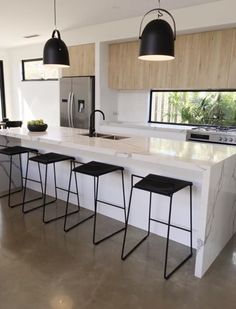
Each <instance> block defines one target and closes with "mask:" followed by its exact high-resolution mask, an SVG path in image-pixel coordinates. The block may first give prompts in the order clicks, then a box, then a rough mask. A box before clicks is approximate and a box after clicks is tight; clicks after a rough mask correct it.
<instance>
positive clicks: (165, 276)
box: [155, 186, 193, 279]
mask: <svg viewBox="0 0 236 309" xmlns="http://www.w3.org/2000/svg"><path fill="white" fill-rule="evenodd" d="M189 190H190V229H189V230H188V229H184V228H180V227H177V226H174V225H172V224H171V212H172V196H171V197H170V206H169V218H168V229H167V240H166V252H165V266H164V278H165V279H169V278H170V276H171V275H172V274H173V273H175V272H176V271H177V270H178V269H179V268H180V267H181V266H182V265H183V264H184V263H185V262H187V261H188V260H189V259H190V258H191V257H192V255H193V240H192V186H189ZM155 221H156V220H155ZM171 227H174V228H178V229H181V230H185V231H186V232H189V233H190V253H189V255H188V256H187V257H186V258H185V259H184V260H183V261H182V262H181V263H180V264H178V265H177V266H176V267H175V268H174V269H173V270H172V271H171V272H169V273H167V267H168V253H169V239H170V228H171Z"/></svg>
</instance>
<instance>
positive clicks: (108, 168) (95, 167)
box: [64, 161, 126, 245]
mask: <svg viewBox="0 0 236 309" xmlns="http://www.w3.org/2000/svg"><path fill="white" fill-rule="evenodd" d="M115 171H120V172H121V180H122V192H123V203H124V206H119V205H115V204H112V203H108V202H105V201H101V200H99V199H98V190H99V178H100V176H103V175H105V174H108V173H112V172H115ZM72 172H74V175H75V178H76V173H81V174H85V175H88V176H92V177H93V178H94V213H93V214H92V215H90V216H89V217H87V218H85V219H83V220H82V221H80V222H78V223H76V224H74V225H72V226H70V227H67V216H68V205H69V195H70V186H71V178H72ZM98 203H102V204H106V205H110V206H113V207H116V208H120V209H123V210H124V217H125V219H126V213H125V208H126V207H125V188H124V168H123V167H121V166H117V165H111V164H106V163H102V162H96V161H91V162H89V163H86V164H83V165H80V166H77V167H75V168H74V169H73V170H72V171H71V174H70V180H69V189H68V198H67V206H66V215H65V221H64V231H65V232H68V231H69V230H71V229H73V228H75V227H76V226H78V225H80V224H81V223H83V222H85V221H87V220H89V219H91V218H92V217H94V225H93V243H94V244H95V245H97V244H99V243H100V242H102V241H104V240H106V239H108V238H110V237H112V236H114V235H116V234H118V233H120V232H121V231H123V230H124V229H125V227H123V228H121V229H119V230H118V231H116V232H114V233H112V234H110V235H108V236H105V237H104V238H102V239H100V240H96V222H97V204H98ZM125 221H126V220H125Z"/></svg>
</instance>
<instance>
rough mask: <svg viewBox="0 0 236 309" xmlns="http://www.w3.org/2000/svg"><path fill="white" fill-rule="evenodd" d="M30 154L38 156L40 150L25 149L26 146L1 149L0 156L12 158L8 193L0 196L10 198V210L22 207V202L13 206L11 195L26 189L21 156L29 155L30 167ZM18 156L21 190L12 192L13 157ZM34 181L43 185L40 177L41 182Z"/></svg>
mask: <svg viewBox="0 0 236 309" xmlns="http://www.w3.org/2000/svg"><path fill="white" fill-rule="evenodd" d="M30 153H34V154H38V150H37V149H34V148H28V147H24V146H9V147H4V148H1V149H0V154H2V155H6V156H8V157H10V173H9V188H8V193H7V194H4V195H2V196H0V198H2V197H5V196H8V206H9V207H10V208H14V207H17V206H20V205H22V202H20V203H16V204H11V195H12V194H15V193H18V192H21V191H22V190H23V187H24V185H23V179H24V176H23V169H22V158H21V155H23V154H27V165H28V162H29V154H30ZM16 155H18V156H19V162H20V173H21V188H20V189H19V190H16V191H13V192H12V189H11V182H12V157H13V156H16ZM27 165H26V169H27ZM33 181H35V182H38V183H42V180H41V176H40V180H39V181H37V180H33ZM40 198H42V197H40ZM40 198H36V199H31V200H29V201H27V202H26V203H29V202H32V201H36V200H38V199H40Z"/></svg>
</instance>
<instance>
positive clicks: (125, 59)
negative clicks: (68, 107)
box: [109, 29, 236, 90]
mask: <svg viewBox="0 0 236 309" xmlns="http://www.w3.org/2000/svg"><path fill="white" fill-rule="evenodd" d="M138 51H139V42H137V41H133V42H125V43H116V44H111V45H110V46H109V87H110V88H113V89H137V90H138V89H140V90H141V89H151V88H157V89H164V88H165V89H168V88H172V89H174V88H175V89H204V88H205V89H207V88H236V78H235V76H236V29H226V30H219V31H209V32H202V33H195V34H188V35H181V36H178V37H177V40H176V45H175V56H176V58H175V60H173V61H167V62H146V61H141V60H139V59H138V58H137V57H138Z"/></svg>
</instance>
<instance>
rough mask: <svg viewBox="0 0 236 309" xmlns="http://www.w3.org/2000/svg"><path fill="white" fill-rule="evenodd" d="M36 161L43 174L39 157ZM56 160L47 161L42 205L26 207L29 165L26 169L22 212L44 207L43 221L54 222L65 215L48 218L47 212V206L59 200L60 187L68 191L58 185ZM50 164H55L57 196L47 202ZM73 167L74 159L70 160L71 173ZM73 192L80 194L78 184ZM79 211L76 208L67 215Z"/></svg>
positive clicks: (55, 190)
mask: <svg viewBox="0 0 236 309" xmlns="http://www.w3.org/2000/svg"><path fill="white" fill-rule="evenodd" d="M41 157H43V155H41ZM39 160H40V159H39ZM34 161H35V162H37V164H38V167H39V174H40V175H41V168H40V162H38V161H37V158H36V159H34ZM55 162H56V161H55ZM55 162H47V163H46V164H45V176H44V187H42V186H41V188H42V195H43V203H42V204H41V205H38V206H35V207H33V208H30V209H27V210H26V209H25V204H26V203H27V201H25V197H26V187H27V180H29V179H28V166H27V169H26V182H25V190H24V198H23V204H22V212H23V213H29V212H31V211H34V210H36V209H39V208H43V223H49V222H53V221H56V220H58V219H61V218H64V217H65V215H59V216H54V217H53V218H50V219H48V218H47V213H46V206H47V205H50V204H53V203H55V202H56V201H57V190H58V189H59V190H63V191H66V192H67V190H66V189H64V188H61V187H58V186H57V178H56V167H55ZM43 164H44V163H43ZM48 164H52V165H53V178H54V192H55V193H54V194H55V197H54V198H53V200H51V201H48V202H47V182H48ZM72 168H73V166H72V160H70V173H71V171H72ZM40 177H41V176H40ZM71 193H73V194H76V195H77V196H78V187H77V186H76V192H71ZM78 211H79V208H78V209H76V210H75V211H73V212H70V213H68V214H67V215H68V216H69V215H72V214H75V213H78Z"/></svg>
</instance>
